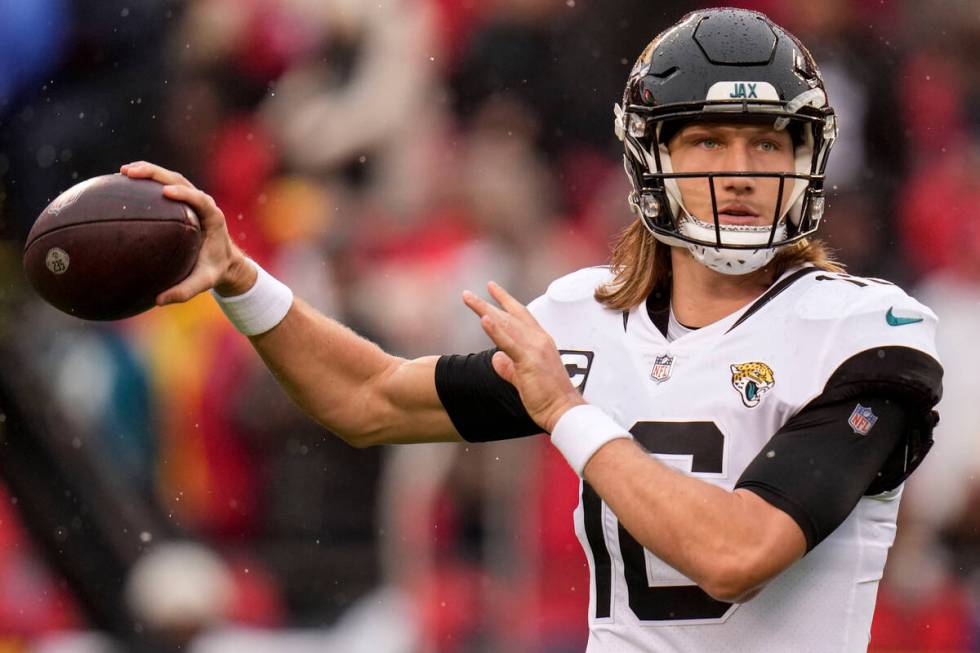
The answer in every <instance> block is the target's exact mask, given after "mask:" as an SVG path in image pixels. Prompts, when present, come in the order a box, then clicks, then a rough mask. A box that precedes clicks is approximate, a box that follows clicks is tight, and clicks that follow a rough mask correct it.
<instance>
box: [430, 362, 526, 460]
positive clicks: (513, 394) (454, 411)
mask: <svg viewBox="0 0 980 653" xmlns="http://www.w3.org/2000/svg"><path fill="white" fill-rule="evenodd" d="M496 351H497V350H496V349H488V350H486V351H481V352H480V353H477V354H467V355H465V356H442V357H440V358H439V361H438V362H437V363H436V392H438V393H439V400H440V401H441V402H442V405H443V407H444V408H445V409H446V412H447V413H448V414H449V419H451V420H452V422H453V426H455V427H456V430H457V431H459V434H460V435H461V436H463V439H465V440H467V441H469V442H489V441H491V440H509V439H511V438H521V437H524V436H527V435H535V434H537V433H541V427H540V426H538V425H537V424H535V423H534V420H532V419H531V418H530V416H529V415H528V414H527V411H526V410H525V409H524V404H522V403H521V397H520V395H518V394H517V389H516V388H515V387H514V386H512V385H511V384H510V383H508V382H507V381H505V380H503V379H502V378H500V376H499V375H498V374H497V372H496V371H494V369H493V364H492V363H491V362H490V361H491V359H492V358H493V354H494V352H496Z"/></svg>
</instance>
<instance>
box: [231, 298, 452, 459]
mask: <svg viewBox="0 0 980 653" xmlns="http://www.w3.org/2000/svg"><path fill="white" fill-rule="evenodd" d="M249 340H250V341H251V343H252V345H253V346H254V347H255V350H256V351H257V352H258V354H259V355H260V356H261V357H262V360H263V361H264V362H265V364H266V366H267V367H268V368H269V369H270V370H271V371H272V373H273V374H274V375H275V376H276V378H277V380H278V381H279V383H280V385H281V386H282V387H283V389H284V390H285V391H286V393H287V394H289V396H290V397H291V398H292V399H293V400H294V401H295V402H296V403H297V404H298V405H299V406H300V407H301V408H302V409H303V410H305V411H306V412H307V413H309V414H310V415H311V416H312V417H313V418H314V419H316V420H317V421H318V422H320V423H321V424H323V425H324V426H325V427H326V428H328V429H330V430H331V431H333V432H334V433H337V434H338V435H340V436H341V437H342V438H344V439H345V440H346V441H347V442H349V443H350V444H352V445H354V446H367V445H373V444H384V443H407V442H421V441H444V440H454V439H457V436H456V434H455V431H454V430H453V428H452V424H451V422H450V421H449V418H448V416H447V415H446V413H445V410H444V409H443V408H442V405H441V403H439V400H438V395H437V393H436V390H435V380H434V373H433V370H434V368H435V360H434V358H423V359H418V360H414V361H408V360H405V359H401V358H398V357H395V356H392V355H389V354H387V353H385V352H384V351H383V350H382V349H381V348H380V347H378V346H377V345H376V344H374V343H372V342H370V341H368V340H366V339H365V338H362V337H361V336H359V335H357V334H356V333H354V332H353V331H352V330H351V329H349V328H348V327H346V326H344V325H343V324H341V323H339V322H337V321H335V320H332V319H330V318H328V317H326V316H324V315H322V314H320V313H318V312H317V311H316V310H314V309H313V308H312V307H310V306H309V305H308V304H306V303H305V302H303V301H302V300H300V299H296V300H295V301H294V302H293V306H292V308H291V309H290V310H289V312H288V313H287V314H286V317H285V318H284V319H283V320H282V322H280V323H279V324H278V325H277V326H276V327H275V328H273V329H272V330H270V331H267V332H266V333H263V334H260V335H257V336H252V337H251V338H249Z"/></svg>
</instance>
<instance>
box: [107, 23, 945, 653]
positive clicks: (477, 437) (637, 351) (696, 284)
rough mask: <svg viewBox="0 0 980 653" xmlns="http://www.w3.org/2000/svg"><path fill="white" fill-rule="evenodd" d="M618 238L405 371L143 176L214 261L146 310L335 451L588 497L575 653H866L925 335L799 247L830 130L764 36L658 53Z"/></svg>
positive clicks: (820, 108) (918, 446)
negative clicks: (503, 463)
mask: <svg viewBox="0 0 980 653" xmlns="http://www.w3.org/2000/svg"><path fill="white" fill-rule="evenodd" d="M615 126H616V134H617V135H618V137H619V138H620V139H621V140H622V141H623V143H624V149H625V156H624V161H625V165H626V172H627V175H628V176H629V179H630V181H631V183H632V187H633V192H632V193H631V195H630V204H631V205H632V207H633V208H634V210H635V212H636V214H637V221H636V222H635V223H634V224H633V225H632V226H631V227H630V228H628V229H627V230H626V231H625V232H624V234H623V235H622V236H621V238H620V240H619V241H618V243H617V245H616V246H615V249H614V252H613V256H612V260H611V264H610V265H609V266H608V267H597V268H591V269H586V270H582V271H579V272H576V273H574V274H571V275H569V276H567V277H564V278H562V279H559V280H557V281H555V282H554V283H553V284H552V285H551V286H550V287H549V288H548V290H547V292H546V293H545V295H544V296H542V297H540V298H539V299H537V300H535V301H534V302H533V303H532V304H531V305H529V306H528V307H524V306H522V305H521V304H520V303H518V302H517V301H516V300H514V299H513V298H512V297H511V296H510V295H509V294H508V293H507V292H506V291H505V290H504V289H503V288H500V287H499V286H496V285H495V284H493V283H491V284H489V286H488V288H489V292H490V295H491V296H492V297H493V299H494V300H496V304H494V303H491V302H488V301H486V300H484V299H481V298H480V297H478V296H476V295H474V294H473V293H469V292H466V293H464V301H465V302H466V303H467V305H468V306H469V307H470V308H471V309H473V310H474V312H476V313H477V314H478V315H479V316H480V319H481V323H482V325H483V328H484V329H485V331H486V332H487V334H488V335H489V336H490V337H491V338H492V339H493V341H494V342H495V344H496V345H497V348H495V349H493V350H489V351H486V352H482V353H476V354H470V355H466V356H442V357H435V356H433V357H427V358H421V359H418V360H412V361H408V360H402V359H398V358H395V357H392V356H389V355H387V354H385V353H384V352H382V351H381V350H380V349H379V348H378V347H376V346H375V345H373V344H371V343H370V342H367V341H365V340H363V339H361V338H359V337H358V336H356V335H355V334H354V333H352V332H351V331H349V330H347V329H346V328H345V327H343V326H341V325H340V324H338V323H336V322H334V321H332V320H330V319H329V318H327V317H324V316H322V315H319V314H317V313H316V312H314V311H313V310H312V309H311V308H310V307H309V306H307V305H306V304H304V303H303V302H302V301H300V300H298V299H294V298H293V296H292V293H291V292H290V291H289V289H288V288H286V287H285V286H284V285H283V284H281V283H279V282H278V281H276V280H275V279H274V278H272V277H271V276H270V275H268V274H267V273H266V272H264V271H263V270H261V268H258V266H256V265H255V264H254V263H252V262H250V261H248V260H247V259H246V258H245V257H244V256H243V255H242V253H241V252H240V251H239V250H238V249H237V248H236V247H235V245H234V244H233V243H232V241H231V239H230V238H229V237H228V233H227V229H226V228H225V222H224V218H223V216H222V214H221V212H220V210H219V209H218V208H217V207H216V206H215V205H214V203H213V201H211V199H210V198H209V197H208V196H206V195H205V194H204V193H202V192H201V191H199V190H196V189H195V188H194V187H193V186H191V185H190V184H189V183H188V182H187V181H186V180H185V179H183V178H182V177H181V176H180V175H178V174H176V173H173V172H170V171H167V170H163V169H161V168H158V167H156V166H153V165H150V164H147V163H137V164H130V165H128V166H123V172H124V173H126V174H128V175H130V176H132V177H152V178H154V179H157V180H159V181H161V182H164V183H165V184H167V186H166V188H165V191H164V192H165V193H166V195H167V196H168V197H171V198H173V199H177V200H183V201H186V202H188V203H189V204H191V205H192V206H193V207H194V208H195V209H196V210H197V212H198V214H199V215H200V216H201V218H202V222H203V224H204V225H205V229H206V233H207V240H206V243H205V246H204V248H203V250H202V254H201V257H200V261H199V263H198V265H197V267H196V268H195V270H194V272H193V273H192V275H191V276H190V277H189V278H188V279H187V280H186V281H184V282H183V283H181V284H180V285H178V286H176V287H175V288H173V289H171V290H168V291H166V292H165V293H163V294H162V295H161V296H160V297H159V303H161V304H166V303H169V302H175V301H185V300H187V299H189V298H191V297H192V296H194V295H196V294H197V293H199V292H202V291H204V290H206V289H208V288H211V289H213V293H214V295H215V296H216V297H217V299H218V301H219V303H220V304H221V306H222V308H223V310H224V311H225V313H226V314H227V315H228V316H229V318H230V319H231V320H232V322H233V323H234V324H235V326H236V327H237V328H238V329H239V330H240V331H242V332H243V333H245V334H246V335H248V336H250V338H251V341H252V343H253V345H254V346H255V348H256V350H257V351H258V352H259V354H260V355H261V356H262V357H263V359H264V360H265V361H266V363H267V364H268V366H269V367H270V368H271V369H272V370H273V372H275V374H276V376H277V378H278V379H279V380H280V381H281V383H282V384H283V386H284V387H285V389H286V390H287V392H289V394H290V395H292V397H293V398H294V399H295V400H296V401H297V402H298V403H299V405H300V406H302V407H303V408H304V409H306V410H307V411H308V412H309V413H310V414H311V415H312V416H313V417H315V418H316V419H318V420H319V421H320V422H321V423H323V424H324V425H326V426H327V427H329V428H330V430H332V431H334V432H337V433H339V434H341V437H343V438H344V439H346V440H347V441H348V442H350V443H351V444H353V445H355V446H366V445H372V444H381V443H409V442H418V441H437V440H438V441H454V440H460V439H464V440H468V441H486V440H493V439H503V438H511V437H520V436H526V435H532V434H535V433H540V432H547V433H550V434H551V439H552V442H553V443H554V444H555V446H556V447H557V448H558V449H559V450H560V451H561V452H562V453H563V454H564V456H565V457H566V459H567V460H568V462H569V464H570V465H571V467H572V468H573V469H574V470H575V471H576V472H577V473H578V474H579V475H581V476H582V477H583V482H582V486H581V488H582V489H581V501H580V504H579V506H578V508H577V510H576V512H575V517H574V519H575V527H576V531H577V532H578V534H579V537H580V540H581V542H582V546H583V547H584V549H585V552H586V556H587V557H588V560H589V564H590V566H591V573H592V575H591V601H590V606H589V615H588V618H589V624H590V638H589V648H588V650H589V651H590V653H598V652H611V653H627V652H630V653H632V652H636V653H639V652H641V651H643V652H646V651H684V652H687V651H721V650H725V651H753V652H756V653H757V652H762V651H773V652H777V651H778V652H780V653H782V652H785V651H820V652H822V653H824V652H827V651H840V652H843V651H863V650H866V648H867V646H868V639H869V628H870V623H871V617H872V613H873V609H874V603H875V595H876V590H877V585H878V581H879V579H880V578H881V573H882V569H883V567H884V564H885V557H886V554H887V551H888V548H889V546H890V545H891V543H892V540H893V538H894V534H895V526H896V514H897V512H898V505H899V497H900V495H901V490H902V483H903V481H904V480H905V478H906V477H907V476H908V475H909V474H910V473H911V472H912V470H913V469H914V468H915V467H916V466H917V465H918V464H919V462H920V461H921V460H922V457H923V456H924V455H925V453H926V452H927V451H928V449H929V447H930V445H931V444H932V438H931V433H932V428H933V426H934V424H935V422H936V419H937V416H936V414H935V412H934V411H933V406H934V405H935V404H936V402H937V401H938V399H939V396H940V392H941V376H942V368H941V366H940V364H939V362H938V360H937V356H936V352H935V346H934V332H935V326H936V317H935V315H934V314H933V313H932V312H931V311H930V310H929V309H928V308H926V307H925V306H923V305H921V304H919V303H918V302H916V301H915V300H913V299H912V298H910V297H909V296H908V295H906V294H905V293H904V292H903V291H902V290H901V289H900V288H898V287H896V286H895V285H893V284H890V283H888V282H885V281H881V280H877V279H864V278H858V277H853V276H849V275H847V274H844V273H843V272H842V271H841V269H840V268H839V267H838V266H837V265H835V264H834V263H833V262H831V261H829V260H828V259H827V257H826V255H825V254H824V251H823V249H822V248H821V246H820V245H819V243H818V242H816V241H814V240H812V239H811V238H810V237H811V236H812V235H813V233H814V232H815V231H816V229H817V227H818V225H819V223H820V220H821V217H822V215H823V212H824V195H823V172H824V168H825V165H826V163H827V156H828V153H829V151H830V149H831V146H832V145H833V142H834V139H835V137H836V134H837V126H836V117H835V114H834V111H833V109H832V108H831V106H830V104H829V103H828V98H827V94H826V91H825V89H824V84H823V81H822V79H821V77H820V74H819V72H818V70H817V67H816V65H815V63H814V61H813V58H812V57H811V55H810V54H809V52H808V51H807V50H806V49H805V48H804V47H803V45H801V44H800V43H799V41H797V40H796V38H794V37H793V36H792V35H790V34H789V33H788V32H786V31H785V30H783V29H782V28H780V27H779V26H777V25H775V24H773V23H772V22H771V21H769V20H768V19H767V18H766V17H765V16H763V15H762V14H758V13H755V12H750V11H745V10H738V9H710V10H704V11H698V12H694V13H692V14H689V15H688V16H686V17H685V18H684V19H682V20H681V21H680V22H679V23H677V24H676V25H674V26H673V27H671V28H670V29H668V30H667V31H666V32H664V33H662V34H660V35H659V36H657V37H656V38H655V39H654V40H653V41H652V42H651V43H650V45H649V46H648V47H647V48H646V50H645V51H644V52H643V53H642V55H641V56H640V58H639V60H638V61H637V63H636V65H635V67H634V68H633V70H632V72H631V74H630V76H629V80H628V82H627V86H626V92H625V94H624V96H623V102H622V105H618V106H617V107H616V122H615Z"/></svg>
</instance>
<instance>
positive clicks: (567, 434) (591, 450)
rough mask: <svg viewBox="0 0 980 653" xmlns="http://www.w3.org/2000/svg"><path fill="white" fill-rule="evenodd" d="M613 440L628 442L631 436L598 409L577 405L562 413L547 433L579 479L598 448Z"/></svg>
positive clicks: (587, 405) (586, 405)
mask: <svg viewBox="0 0 980 653" xmlns="http://www.w3.org/2000/svg"><path fill="white" fill-rule="evenodd" d="M617 438H629V439H630V440H632V439H633V436H632V435H630V434H629V431H627V430H626V429H624V428H623V427H622V426H620V425H619V424H617V423H616V421H615V420H614V419H613V418H611V417H610V416H609V415H607V414H606V413H605V412H604V411H603V410H602V409H601V408H599V407H598V406H593V405H591V404H581V405H578V406H576V407H575V408H572V409H571V410H569V411H568V412H566V413H565V414H564V415H562V416H561V418H560V419H559V420H558V423H557V424H555V428H554V430H553V431H552V432H551V443H552V444H553V445H555V447H556V448H557V449H558V451H560V452H561V454H562V455H563V456H565V460H567V461H568V464H569V465H571V467H572V469H574V470H575V473H576V474H578V475H579V476H581V475H582V473H583V472H584V471H585V464H586V463H587V462H589V459H590V458H592V456H593V455H595V452H596V451H598V450H599V447H601V446H602V445H604V444H606V443H607V442H609V441H610V440H616V439H617Z"/></svg>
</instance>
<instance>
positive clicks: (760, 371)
mask: <svg viewBox="0 0 980 653" xmlns="http://www.w3.org/2000/svg"><path fill="white" fill-rule="evenodd" d="M731 370H732V387H733V388H735V390H736V391H737V392H738V396H739V397H741V398H742V403H743V404H745V407H746V408H755V407H756V406H758V405H759V402H760V401H762V398H763V396H765V394H766V393H767V392H769V391H770V390H772V387H773V386H774V385H776V377H775V375H773V373H772V368H770V367H769V366H768V365H766V364H765V363H759V362H752V363H738V364H736V365H732V366H731Z"/></svg>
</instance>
